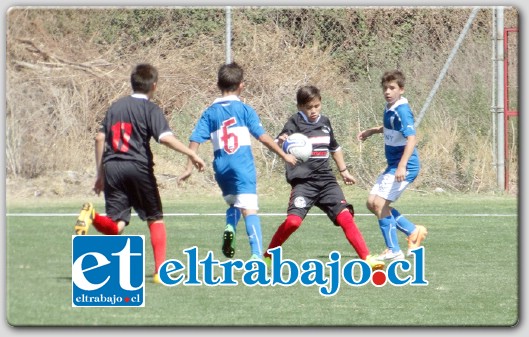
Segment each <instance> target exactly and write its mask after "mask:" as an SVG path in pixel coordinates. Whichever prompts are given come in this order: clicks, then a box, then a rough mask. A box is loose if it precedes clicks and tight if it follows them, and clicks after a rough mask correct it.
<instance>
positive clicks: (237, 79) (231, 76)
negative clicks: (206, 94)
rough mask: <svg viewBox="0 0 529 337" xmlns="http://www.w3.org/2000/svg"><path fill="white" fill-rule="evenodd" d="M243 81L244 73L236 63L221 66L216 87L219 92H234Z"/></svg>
mask: <svg viewBox="0 0 529 337" xmlns="http://www.w3.org/2000/svg"><path fill="white" fill-rule="evenodd" d="M243 80H244V71H243V70H242V68H241V66H239V65H238V64H237V63H235V62H232V63H227V64H223V65H222V66H221V67H220V68H219V73H218V80H217V86H218V87H219V89H220V90H221V91H235V90H237V89H238V88H239V85H240V84H241V83H242V81H243Z"/></svg>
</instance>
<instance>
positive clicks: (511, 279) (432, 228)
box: [6, 191, 520, 327]
mask: <svg viewBox="0 0 529 337" xmlns="http://www.w3.org/2000/svg"><path fill="white" fill-rule="evenodd" d="M347 193H348V192H347ZM365 196H366V193H365V192H359V193H355V196H354V197H353V196H351V197H349V196H348V198H350V199H349V201H350V202H352V203H353V204H354V205H355V209H356V212H357V216H356V221H357V224H358V226H359V227H360V229H361V230H362V232H363V234H364V238H365V239H366V242H367V244H368V246H369V247H370V249H371V251H372V252H373V253H378V252H380V251H381V250H382V249H383V248H384V245H383V239H382V236H381V234H380V231H379V228H378V225H377V223H376V220H375V217H374V216H372V215H368V214H367V213H368V211H367V209H366V208H365V206H364V200H365ZM286 200H287V196H286V195H283V194H281V195H280V196H277V195H264V196H261V200H260V206H261V213H262V214H263V216H262V217H261V223H262V229H263V240H264V244H265V246H266V245H267V244H268V242H269V240H270V238H271V236H272V235H273V233H274V231H275V229H276V228H277V226H278V225H279V224H280V223H281V222H282V221H283V218H284V216H283V215H265V213H281V214H282V213H284V211H285V206H286ZM94 201H95V206H96V210H98V211H103V209H104V208H103V203H102V198H97V199H96V198H94ZM81 203H82V201H72V200H70V201H64V202H59V201H52V202H50V201H41V202H33V201H32V202H31V203H29V202H10V201H9V200H7V217H6V221H7V229H6V234H7V239H6V243H7V249H6V253H7V291H6V294H7V303H6V311H7V321H8V322H9V323H10V324H11V325H14V326H80V325H82V326H85V325H86V326H428V327H432V326H434V327H437V326H458V327H461V326H512V325H514V324H516V322H517V320H518V318H519V310H520V305H519V303H520V302H519V301H520V291H519V241H518V237H519V235H518V234H519V228H518V226H519V225H518V215H517V212H518V210H517V207H518V203H517V199H516V197H513V196H494V195H463V194H457V195H447V194H445V195H435V194H429V195H421V194H419V193H417V192H413V191H410V192H407V195H406V194H405V195H404V196H403V197H402V198H401V200H399V201H398V202H397V203H396V204H395V206H396V207H397V208H398V209H399V210H400V211H401V212H402V213H403V214H410V215H409V216H408V218H409V219H410V220H412V221H414V222H416V223H420V224H424V225H425V226H427V228H428V231H429V235H428V238H427V240H426V242H425V249H426V279H427V280H428V282H429V284H428V285H427V286H424V287H414V286H409V285H407V286H403V287H395V286H392V285H389V284H386V285H385V286H384V287H381V288H377V287H374V286H373V285H371V284H368V285H365V286H361V287H351V286H348V285H346V284H344V283H343V282H342V285H341V288H340V290H339V291H338V293H337V294H336V295H335V296H332V297H324V296H322V295H320V294H319V292H318V287H316V286H313V287H304V286H302V285H300V284H299V283H298V284H296V285H293V286H290V287H281V286H276V287H260V286H256V287H248V286H245V285H243V284H242V282H240V284H239V285H238V286H236V287H226V286H220V287H207V286H196V287H186V286H182V285H180V286H176V287H165V286H163V285H158V284H153V283H150V274H151V272H152V270H153V264H154V263H153V259H152V249H151V246H150V242H149V240H148V238H149V236H148V230H147V226H146V224H145V223H142V222H141V221H139V220H138V218H137V217H134V218H133V221H132V223H131V224H130V226H129V227H128V228H127V229H126V231H125V234H130V235H136V234H142V235H145V237H146V242H145V247H146V258H145V261H146V273H147V277H146V290H145V307H144V308H73V307H72V305H71V303H72V299H71V289H72V286H71V256H72V255H71V242H72V241H71V239H72V236H71V235H72V233H73V223H74V222H75V217H76V216H75V215H74V216H49V215H48V216H27V215H26V216H20V215H16V214H19V213H26V214H27V213H58V214H70V213H72V214H75V213H77V212H78V210H79V207H80V205H81ZM224 210H225V209H224V204H223V202H222V200H221V198H220V197H208V198H205V199H203V198H201V199H200V200H198V199H193V198H189V197H187V198H185V197H180V198H179V199H174V200H170V199H168V198H167V197H165V198H164V211H165V212H166V213H167V214H170V213H190V212H194V213H223V212H224ZM310 214H312V215H309V216H308V217H307V219H306V220H305V222H304V224H303V225H302V227H301V228H300V229H299V230H298V231H297V232H296V233H294V234H293V235H292V236H291V238H290V239H289V240H288V241H287V242H286V243H285V245H284V246H283V255H284V256H283V257H284V258H289V259H293V260H295V261H297V262H298V263H300V262H302V261H304V260H306V259H309V258H317V259H320V260H322V261H324V262H325V261H326V260H328V254H329V253H330V252H331V251H333V250H337V251H339V252H340V253H341V254H342V259H343V261H345V260H350V259H355V258H357V256H356V253H355V252H354V250H353V249H352V248H351V247H350V246H349V244H348V242H347V241H346V239H345V237H344V235H343V232H342V231H341V229H340V228H337V227H334V226H333V225H332V224H331V223H330V221H329V220H328V219H327V218H326V217H325V216H322V215H321V212H320V211H319V210H317V209H314V210H312V213H310ZM443 215H445V216H443ZM166 223H167V234H168V252H167V258H168V259H178V260H181V261H185V258H186V256H185V255H184V253H183V252H182V251H183V250H184V249H187V248H189V247H192V246H195V245H196V246H197V247H198V248H199V256H200V257H201V258H203V257H205V255H206V253H207V251H209V250H211V251H212V252H213V253H214V255H215V258H217V259H219V260H224V259H225V258H224V256H223V255H222V252H221V250H220V245H221V235H222V231H223V227H224V226H223V224H224V219H223V217H222V216H214V215H213V216H207V215H199V216H167V217H166ZM238 229H239V230H238V236H237V252H236V256H235V257H236V258H241V259H246V258H248V257H249V248H248V243H247V237H246V232H245V230H244V223H243V222H242V221H241V222H240V223H239V228H238ZM90 234H96V232H95V230H93V228H92V230H91V232H90ZM399 238H400V240H401V241H400V243H401V245H402V246H403V247H405V246H406V241H405V238H404V235H402V234H399ZM241 274H242V273H239V274H237V273H236V276H239V277H240V275H241Z"/></svg>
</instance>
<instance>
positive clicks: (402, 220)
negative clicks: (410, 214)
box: [391, 208, 428, 256]
mask: <svg viewBox="0 0 529 337" xmlns="http://www.w3.org/2000/svg"><path fill="white" fill-rule="evenodd" d="M391 214H392V215H393V217H394V218H395V220H396V221H397V229H398V230H400V231H401V232H403V233H404V234H406V237H407V240H408V252H407V253H406V256H411V255H412V254H411V250H412V249H415V248H417V247H420V246H421V244H422V242H423V241H424V239H426V235H428V230H427V229H426V227H424V226H422V225H416V224H414V223H413V222H411V221H410V220H408V219H407V218H406V217H405V216H403V215H402V214H400V212H399V211H397V210H396V209H395V208H391Z"/></svg>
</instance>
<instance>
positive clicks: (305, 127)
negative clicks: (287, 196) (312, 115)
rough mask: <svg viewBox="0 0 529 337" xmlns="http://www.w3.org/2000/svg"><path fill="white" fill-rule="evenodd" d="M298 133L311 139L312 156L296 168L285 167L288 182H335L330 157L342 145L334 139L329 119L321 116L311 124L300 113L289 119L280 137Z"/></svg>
mask: <svg viewBox="0 0 529 337" xmlns="http://www.w3.org/2000/svg"><path fill="white" fill-rule="evenodd" d="M296 132H299V133H302V134H304V135H305V136H307V137H308V138H309V139H310V141H311V143H312V155H311V156H310V158H309V160H307V161H306V162H304V163H298V164H296V166H294V167H292V166H291V165H285V167H286V178H287V182H288V183H290V184H293V183H295V182H296V180H311V179H314V180H319V181H322V180H335V179H336V177H335V176H334V174H333V172H332V169H331V167H330V165H329V156H330V153H331V152H335V151H338V150H339V149H340V144H338V142H337V141H336V139H335V138H334V132H333V129H332V126H331V121H330V120H329V118H327V117H325V116H322V115H320V117H319V118H318V120H317V121H316V122H310V121H309V120H308V119H307V117H306V116H305V114H303V112H301V111H298V113H296V114H294V115H292V116H291V117H290V118H289V119H288V121H287V122H286V123H285V126H284V127H283V130H281V132H280V133H279V135H282V134H284V133H286V134H288V135H291V134H293V133H296Z"/></svg>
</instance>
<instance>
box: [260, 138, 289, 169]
mask: <svg viewBox="0 0 529 337" xmlns="http://www.w3.org/2000/svg"><path fill="white" fill-rule="evenodd" d="M257 139H258V140H259V141H260V142H261V143H262V144H264V145H265V146H266V147H267V148H269V149H270V150H272V151H273V152H275V153H276V154H277V155H279V156H280V157H281V158H282V159H283V160H284V161H285V162H286V163H289V164H290V165H292V166H294V165H296V163H297V161H298V160H297V159H296V157H294V156H293V155H291V154H288V153H285V151H283V150H282V149H281V147H279V145H277V143H276V142H275V141H274V139H273V138H272V137H270V135H268V134H267V133H263V134H262V135H261V136H259V138H257Z"/></svg>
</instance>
